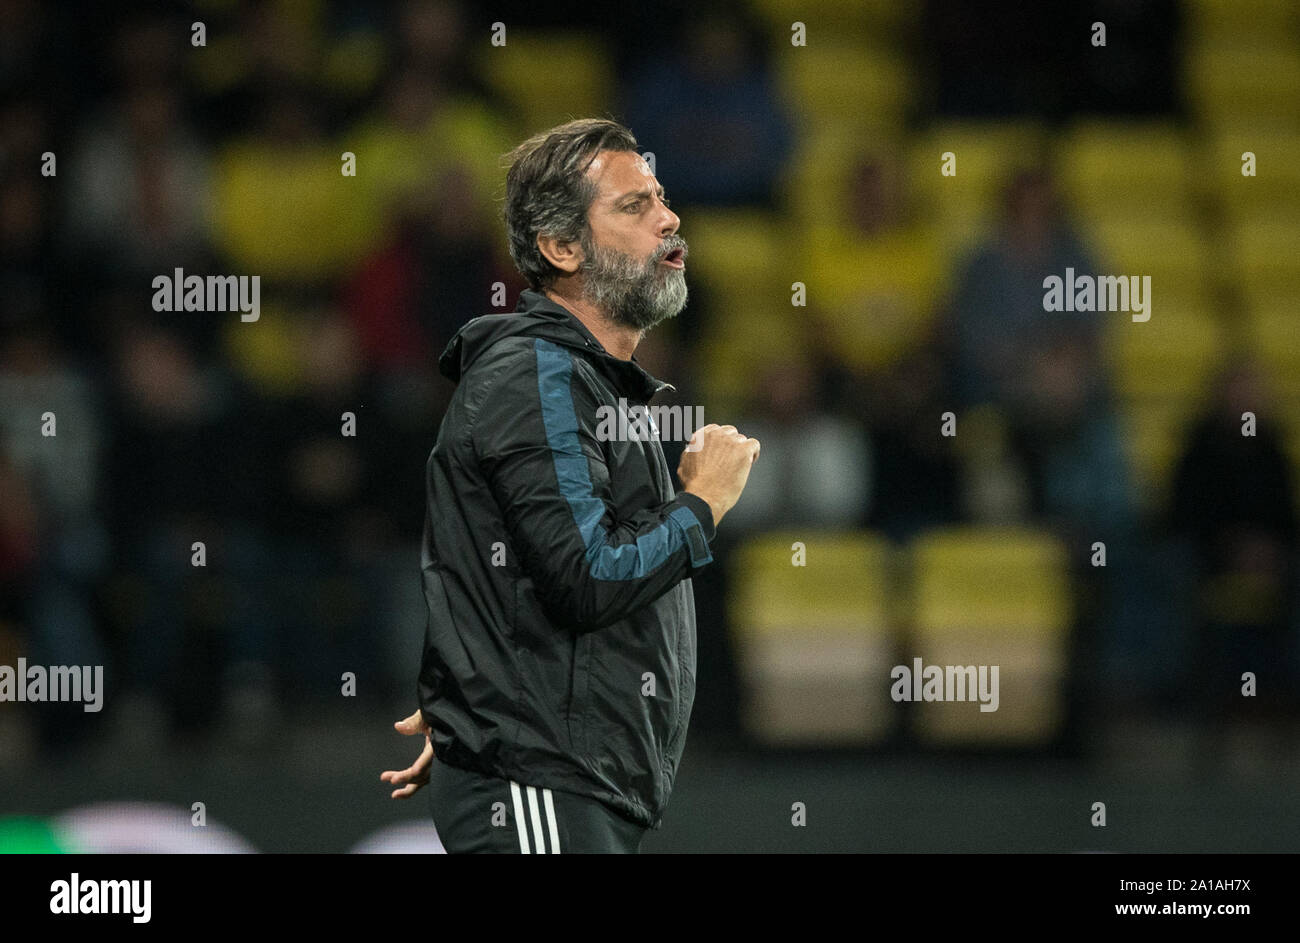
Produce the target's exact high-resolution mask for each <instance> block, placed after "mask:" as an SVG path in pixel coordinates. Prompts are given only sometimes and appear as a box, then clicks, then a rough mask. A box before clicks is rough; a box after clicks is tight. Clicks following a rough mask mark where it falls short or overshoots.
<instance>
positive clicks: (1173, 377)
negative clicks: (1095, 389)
mask: <svg viewBox="0 0 1300 943" xmlns="http://www.w3.org/2000/svg"><path fill="white" fill-rule="evenodd" d="M1152 296H1153V298H1152V304H1151V319H1150V320H1149V321H1140V322H1139V321H1133V320H1132V318H1130V317H1128V316H1126V315H1123V314H1114V313H1112V314H1108V315H1107V318H1108V319H1109V320H1107V321H1106V322H1105V332H1104V335H1103V354H1104V356H1105V358H1106V361H1107V363H1109V365H1110V369H1111V373H1112V378H1113V381H1114V384H1115V390H1116V392H1117V393H1119V394H1120V395H1121V396H1125V397H1147V398H1152V399H1179V400H1189V399H1193V398H1195V397H1197V396H1199V395H1200V393H1201V392H1202V391H1203V390H1204V389H1205V387H1206V385H1207V384H1208V383H1209V382H1210V381H1211V380H1212V378H1213V376H1214V372H1215V371H1216V370H1217V369H1219V367H1220V366H1221V365H1222V363H1223V361H1224V357H1225V354H1226V353H1227V343H1228V341H1229V338H1228V336H1227V335H1226V333H1225V331H1224V329H1223V327H1222V326H1221V325H1220V323H1219V322H1218V321H1217V320H1216V319H1215V318H1213V317H1211V316H1210V315H1209V314H1207V313H1205V312H1204V311H1200V310H1197V309H1195V308H1184V309H1180V310H1172V311H1171V310H1165V309H1164V308H1162V307H1161V302H1160V295H1159V294H1158V293H1157V292H1156V290H1155V287H1154V283H1153V287H1152Z"/></svg>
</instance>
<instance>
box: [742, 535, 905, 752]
mask: <svg viewBox="0 0 1300 943" xmlns="http://www.w3.org/2000/svg"><path fill="white" fill-rule="evenodd" d="M801 554H802V556H801ZM890 561H891V548H890V545H889V543H888V541H887V540H886V539H885V538H883V537H881V536H879V535H876V534H873V533H869V532H849V533H832V532H811V533H805V532H798V533H774V534H765V535H762V536H758V537H753V538H751V539H749V540H748V541H747V542H746V543H745V544H744V545H743V546H742V547H740V548H739V549H738V550H737V551H736V554H735V556H734V558H733V563H732V567H733V570H732V574H733V579H732V589H731V592H730V600H729V605H730V610H731V626H732V631H733V633H734V638H735V642H736V651H737V658H738V664H739V670H740V673H741V678H742V683H743V685H744V692H745V693H744V698H745V700H744V707H743V717H744V723H745V727H746V729H747V730H748V732H749V733H750V734H751V735H752V736H754V737H755V738H757V739H758V740H759V741H761V742H763V743H766V744H769V745H799V744H804V745H815V744H816V745H833V744H834V745H866V744H869V743H871V742H873V741H876V740H879V739H880V738H882V737H884V736H885V735H887V734H888V733H889V732H890V729H891V727H892V725H893V723H894V720H895V717H896V712H895V711H894V710H893V705H892V703H891V702H890V700H889V691H888V683H887V682H888V677H889V666H890V665H891V664H892V659H893V657H894V654H893V647H894V637H893V624H894V623H893V619H892V614H891V599H890V592H889V587H890Z"/></svg>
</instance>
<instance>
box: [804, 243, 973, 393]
mask: <svg viewBox="0 0 1300 943" xmlns="http://www.w3.org/2000/svg"><path fill="white" fill-rule="evenodd" d="M800 243H801V247H800V248H801V252H800V255H799V259H800V264H799V267H798V271H800V272H807V273H808V275H807V283H808V295H809V306H810V308H811V309H812V310H813V311H814V312H815V313H816V314H817V316H818V317H820V318H821V319H822V321H821V323H822V327H823V328H824V329H825V331H826V332H827V334H828V336H829V337H830V339H831V341H832V342H833V343H834V344H835V346H836V348H837V350H838V351H839V353H840V355H841V356H842V357H844V358H845V360H846V361H847V362H848V363H850V364H851V365H853V366H856V367H858V368H860V369H863V370H875V369H880V368H882V367H884V366H886V365H887V364H888V363H890V362H891V361H892V360H894V359H895V358H897V357H900V356H902V355H903V354H905V353H906V352H907V351H908V350H910V349H912V348H913V347H914V346H915V345H916V344H918V343H921V342H922V340H923V339H924V337H925V336H926V331H927V329H928V328H929V326H930V324H931V321H932V319H933V315H934V311H935V306H936V304H937V303H938V301H939V299H940V298H942V297H943V294H944V292H945V291H946V290H947V286H948V279H949V277H950V272H949V269H948V267H947V265H946V261H947V260H946V258H945V256H944V255H943V253H942V251H941V249H940V243H939V239H938V237H937V235H936V234H935V233H934V232H932V231H930V230H927V229H925V228H922V227H919V226H916V227H908V228H905V229H900V230H898V231H895V232H891V233H888V234H884V235H881V236H879V237H876V238H871V239H867V238H860V237H854V236H853V235H852V234H851V233H846V232H845V231H843V230H841V229H838V228H835V227H816V228H813V229H811V230H807V231H806V234H805V235H804V236H803V237H802V238H801V239H800Z"/></svg>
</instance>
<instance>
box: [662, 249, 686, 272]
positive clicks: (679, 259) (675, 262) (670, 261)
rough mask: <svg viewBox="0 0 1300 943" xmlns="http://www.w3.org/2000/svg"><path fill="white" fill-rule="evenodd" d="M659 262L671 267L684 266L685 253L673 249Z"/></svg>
mask: <svg viewBox="0 0 1300 943" xmlns="http://www.w3.org/2000/svg"><path fill="white" fill-rule="evenodd" d="M660 264H661V265H671V266H672V267H673V268H686V253H685V252H683V251H682V250H681V249H674V250H673V251H672V252H669V253H668V254H667V255H666V256H664V257H663V259H662V260H661V261H660Z"/></svg>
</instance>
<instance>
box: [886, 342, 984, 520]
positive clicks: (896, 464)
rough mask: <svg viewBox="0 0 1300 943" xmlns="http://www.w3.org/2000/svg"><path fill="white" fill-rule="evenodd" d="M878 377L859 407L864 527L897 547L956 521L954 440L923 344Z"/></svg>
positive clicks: (936, 369) (936, 364)
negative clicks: (866, 446)
mask: <svg viewBox="0 0 1300 943" xmlns="http://www.w3.org/2000/svg"><path fill="white" fill-rule="evenodd" d="M875 379H876V385H875V387H874V389H872V390H871V392H870V395H869V396H868V397H867V400H866V403H865V409H864V414H865V415H866V417H867V423H868V428H869V429H870V430H871V442H872V452H873V458H874V464H875V488H874V489H873V493H872V496H871V499H870V501H869V505H868V507H869V514H868V516H867V519H866V523H867V524H868V526H870V527H873V528H875V529H877V530H880V531H883V532H884V533H885V534H886V535H888V536H889V537H890V538H892V539H893V540H896V541H900V542H901V541H906V540H909V539H910V538H912V537H913V536H915V535H916V534H917V533H919V532H920V531H923V530H925V529H927V528H931V527H941V526H944V525H947V524H953V523H955V522H956V521H957V520H958V518H959V515H960V503H961V496H960V478H959V474H958V472H959V466H958V463H957V458H956V455H955V453H954V450H953V445H954V441H953V439H952V438H950V437H947V436H944V435H943V434H942V428H941V426H942V422H943V420H942V416H943V413H944V412H947V411H948V410H949V404H948V402H947V393H946V383H945V378H944V375H943V371H942V369H941V364H940V361H939V358H938V357H937V356H936V355H935V354H934V352H933V350H932V349H931V348H930V347H929V346H928V345H923V346H922V347H921V348H918V349H917V350H915V351H913V352H912V353H911V354H909V355H908V356H907V357H905V358H903V359H902V360H900V361H899V363H898V364H897V365H896V366H895V367H894V368H893V369H892V370H889V371H888V372H885V373H882V374H879V375H878V376H877V377H876V378H875Z"/></svg>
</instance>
